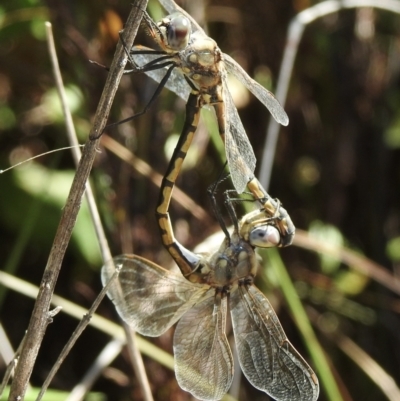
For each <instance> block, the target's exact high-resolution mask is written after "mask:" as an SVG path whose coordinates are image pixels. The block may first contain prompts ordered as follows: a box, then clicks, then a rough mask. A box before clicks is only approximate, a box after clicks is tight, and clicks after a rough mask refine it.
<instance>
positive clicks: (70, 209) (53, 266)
mask: <svg viewBox="0 0 400 401" xmlns="http://www.w3.org/2000/svg"><path fill="white" fill-rule="evenodd" d="M136 3H137V4H136V5H135V6H134V7H132V11H131V13H130V15H129V17H128V21H127V24H126V28H125V32H124V35H125V42H126V44H127V46H129V47H131V46H132V45H133V40H134V38H135V36H136V33H137V31H138V28H139V25H140V21H141V18H142V14H143V10H145V8H146V5H147V0H138V1H137V2H136ZM126 61H127V56H126V53H125V51H124V49H123V46H121V44H120V43H119V45H118V46H117V50H116V53H115V57H114V60H113V63H112V65H111V68H110V73H109V75H108V77H107V81H106V84H105V87H104V90H103V93H102V96H101V99H100V102H99V106H98V108H97V111H96V115H95V118H94V124H93V128H92V130H91V132H90V135H89V141H88V142H87V143H86V145H85V147H84V149H83V153H82V158H81V160H80V162H79V166H78V169H77V172H76V175H75V177H74V181H73V183H72V186H71V189H70V193H69V195H68V198H67V201H66V205H65V207H64V209H63V212H62V215H61V219H60V223H59V226H58V228H57V232H56V235H55V238H54V242H53V245H52V248H51V251H50V255H49V258H48V261H47V265H46V268H45V270H44V273H43V277H42V281H41V284H40V289H39V294H38V297H37V300H36V302H35V306H34V309H33V312H32V316H31V320H30V322H29V326H28V330H27V335H26V340H25V342H24V345H23V347H22V350H21V356H20V358H19V363H18V365H17V368H16V372H15V378H14V380H13V383H12V386H11V391H10V395H9V400H10V401H15V400H23V399H24V397H25V393H26V388H27V385H28V382H29V378H30V376H31V374H32V370H33V366H34V364H35V361H36V357H37V354H38V352H39V349H40V345H41V343H42V340H43V337H44V335H45V332H46V327H47V324H48V311H49V307H50V303H51V298H52V295H53V292H54V287H55V285H56V282H57V278H58V274H59V272H60V269H61V263H62V260H63V258H64V254H65V251H66V248H67V246H68V243H69V240H70V238H71V234H72V230H73V227H74V225H75V222H76V219H77V216H78V212H79V209H80V205H81V202H82V196H83V194H84V192H85V189H86V181H87V179H88V177H89V174H90V170H91V168H92V165H93V161H94V158H95V156H96V149H97V147H98V142H99V139H98V138H99V137H100V136H101V134H102V132H103V129H104V127H105V125H106V122H107V118H108V115H109V112H110V108H111V105H112V101H113V99H114V96H115V93H116V91H117V88H118V84H119V81H120V79H121V77H122V74H123V71H124V67H125V64H126Z"/></svg>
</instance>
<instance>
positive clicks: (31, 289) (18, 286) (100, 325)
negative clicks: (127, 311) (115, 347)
mask: <svg viewBox="0 0 400 401" xmlns="http://www.w3.org/2000/svg"><path fill="white" fill-rule="evenodd" d="M0 284H1V285H4V286H5V287H7V288H9V289H11V290H13V291H16V292H17V293H19V294H23V295H25V296H27V297H29V298H32V299H35V298H36V297H37V294H38V291H39V288H38V287H37V286H35V285H33V284H31V283H28V282H27V281H24V280H21V279H20V278H17V277H15V276H13V275H11V274H8V273H6V272H3V271H1V270H0ZM51 303H52V305H56V306H61V307H62V312H63V313H67V314H68V315H69V316H72V317H73V318H75V319H78V320H80V319H81V318H82V316H83V315H84V314H85V313H87V309H85V308H83V307H82V306H79V305H76V304H74V303H73V302H71V301H68V300H67V299H65V298H63V297H60V296H58V295H53V299H52V301H51ZM90 326H92V327H94V328H95V329H97V330H100V331H101V332H103V333H105V334H107V335H109V336H110V337H113V338H118V339H121V340H126V338H125V333H124V331H123V330H122V327H121V326H120V325H118V324H116V323H114V322H112V321H110V320H108V319H106V318H104V317H102V316H99V315H96V314H95V315H94V316H93V317H92V319H91V321H90ZM136 337H137V342H138V345H139V349H140V351H141V352H142V353H143V354H145V355H147V356H148V357H150V358H151V359H153V360H154V361H156V362H158V363H159V364H161V365H163V366H165V367H167V368H168V369H172V370H173V369H174V358H173V356H172V355H171V354H169V353H168V352H166V351H164V350H162V349H161V348H159V347H157V346H155V345H154V344H152V343H151V342H149V341H147V340H145V339H144V338H143V337H141V336H139V335H136Z"/></svg>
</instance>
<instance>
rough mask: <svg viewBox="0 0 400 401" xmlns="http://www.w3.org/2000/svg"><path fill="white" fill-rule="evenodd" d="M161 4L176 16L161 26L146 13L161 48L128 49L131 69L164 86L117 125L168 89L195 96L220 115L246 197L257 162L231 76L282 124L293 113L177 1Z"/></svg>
mask: <svg viewBox="0 0 400 401" xmlns="http://www.w3.org/2000/svg"><path fill="white" fill-rule="evenodd" d="M160 2H161V4H162V5H163V6H164V7H165V8H166V9H167V10H168V11H169V12H172V14H171V15H169V16H167V17H165V18H163V19H162V20H161V21H159V22H158V23H155V22H154V21H153V20H152V19H151V18H150V16H149V15H148V14H147V13H146V12H144V15H143V20H144V23H145V24H146V27H147V29H148V32H149V34H150V36H151V37H152V38H153V39H154V41H155V43H156V44H157V45H158V46H159V47H160V49H161V50H154V49H150V48H145V47H142V46H135V47H134V48H133V49H132V50H131V51H130V52H129V51H128V50H127V53H128V55H129V61H130V63H131V65H132V69H131V70H126V71H125V73H133V72H135V73H137V72H145V73H146V74H148V75H149V76H150V77H151V78H153V79H154V80H156V81H157V82H159V83H160V84H159V86H158V87H157V89H156V91H155V93H154V94H153V96H152V97H151V99H150V101H149V103H148V104H147V106H146V107H145V109H144V110H143V111H142V112H140V113H137V114H135V115H134V116H132V117H130V118H127V119H125V120H122V121H120V122H118V123H117V124H120V123H123V122H126V121H129V120H131V119H133V118H135V117H137V116H139V115H141V114H143V113H145V112H146V110H147V109H148V107H149V106H150V104H151V103H152V102H153V100H154V99H155V98H156V97H157V96H158V94H159V93H160V91H161V90H162V88H163V87H164V86H165V87H167V88H168V89H170V90H172V91H174V92H175V93H176V94H178V96H180V97H182V98H183V99H184V100H185V101H186V100H187V99H188V97H189V95H190V94H193V93H194V92H195V93H196V94H197V96H199V97H200V98H201V101H200V108H201V107H203V106H207V105H209V106H212V107H213V108H214V110H215V112H216V117H217V122H218V128H219V132H220V136H221V137H222V139H223V141H224V143H225V150H226V158H227V161H228V165H229V170H230V172H231V177H232V181H233V185H234V187H235V189H236V191H237V192H238V193H242V192H243V191H244V190H245V188H246V185H247V183H248V182H249V181H251V180H252V179H253V178H254V169H255V166H256V158H255V155H254V152H253V149H252V146H251V144H250V142H249V139H248V137H247V135H246V132H245V130H244V127H243V124H242V122H241V120H240V117H239V114H238V112H237V110H236V107H235V105H234V102H233V99H232V96H231V94H230V91H229V88H228V83H227V74H228V73H230V74H232V75H233V76H235V77H236V78H237V79H238V80H239V81H240V82H242V83H243V84H244V85H245V86H246V87H247V88H248V89H249V90H250V91H251V92H252V93H253V94H254V95H255V96H256V97H257V98H258V99H259V100H260V101H261V102H262V103H263V104H264V105H265V106H266V107H267V108H268V110H269V111H270V112H271V114H272V116H273V117H274V118H275V120H276V121H278V122H279V123H281V124H282V125H287V124H288V122H289V120H288V117H287V114H286V113H285V111H284V109H283V108H282V106H281V105H280V104H279V102H278V100H277V99H276V98H275V96H274V95H273V94H272V93H271V92H270V91H268V90H267V89H265V88H264V87H262V86H261V85H260V84H259V83H257V82H256V81H254V80H253V79H252V78H250V77H249V76H248V75H247V73H246V72H245V71H244V69H243V68H242V67H241V66H240V65H239V64H238V63H237V62H236V61H235V60H234V59H233V58H231V57H230V56H228V55H227V54H225V53H223V52H222V51H221V50H220V48H219V47H218V45H217V43H216V42H215V41H214V40H213V39H211V38H210V37H208V36H207V35H206V33H205V32H204V30H203V29H202V28H201V27H200V26H199V25H198V24H197V22H196V21H195V20H194V19H193V18H192V17H191V16H190V15H189V14H188V13H186V12H184V10H182V9H181V8H180V7H179V6H177V5H176V4H175V2H174V1H172V0H161V1H160ZM121 39H122V40H123V38H122V36H121ZM138 63H140V64H142V65H138ZM200 108H199V111H198V112H200ZM111 125H113V124H111Z"/></svg>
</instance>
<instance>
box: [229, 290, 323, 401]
mask: <svg viewBox="0 0 400 401" xmlns="http://www.w3.org/2000/svg"><path fill="white" fill-rule="evenodd" d="M231 315H232V320H233V330H234V334H235V340H236V346H237V350H238V356H239V361H240V366H241V367H242V370H243V373H244V374H245V376H246V377H247V379H248V380H249V382H250V383H251V384H252V385H253V386H254V387H256V388H258V389H260V390H262V391H265V392H266V393H267V394H269V395H270V396H271V397H273V398H274V399H275V400H277V401H315V400H316V399H317V398H318V394H319V385H318V379H317V377H316V375H315V373H314V372H313V371H312V369H311V368H310V367H309V366H308V364H307V363H306V361H305V360H304V359H303V358H302V357H301V355H300V354H299V353H298V352H297V351H296V350H295V348H294V347H293V346H292V344H290V342H289V340H288V339H287V337H286V335H285V333H284V331H283V329H282V326H281V324H280V322H279V320H278V317H277V316H276V314H275V312H274V310H273V309H272V307H271V305H270V303H269V302H268V300H267V298H266V297H265V296H264V294H262V293H261V292H260V291H259V290H258V289H257V288H255V287H254V286H251V287H250V288H248V290H247V289H246V288H245V287H244V286H240V287H239V289H238V290H237V291H235V292H234V293H232V294H231Z"/></svg>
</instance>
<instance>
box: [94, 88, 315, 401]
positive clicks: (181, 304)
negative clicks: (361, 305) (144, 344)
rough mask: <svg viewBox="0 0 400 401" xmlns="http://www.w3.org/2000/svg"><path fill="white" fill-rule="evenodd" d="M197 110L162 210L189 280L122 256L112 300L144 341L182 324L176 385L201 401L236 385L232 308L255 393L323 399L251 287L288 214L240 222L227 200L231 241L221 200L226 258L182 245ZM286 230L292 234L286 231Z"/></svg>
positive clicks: (191, 109)
mask: <svg viewBox="0 0 400 401" xmlns="http://www.w3.org/2000/svg"><path fill="white" fill-rule="evenodd" d="M198 102H199V97H196V96H195V95H193V96H192V95H191V97H190V98H189V102H188V107H187V109H188V115H189V117H190V118H189V120H190V121H191V122H192V123H193V124H194V125H192V124H189V127H186V128H187V129H186V130H184V132H185V133H186V134H185V135H181V137H180V139H179V142H178V145H177V147H176V149H175V152H174V155H173V157H172V159H171V162H170V166H169V168H168V171H167V174H166V176H165V177H164V179H163V181H162V185H161V196H160V200H159V206H158V208H157V215H158V223H159V226H160V230H161V234H162V241H163V244H164V246H165V247H166V249H168V251H169V252H170V254H171V256H172V257H173V259H174V260H175V262H176V263H177V265H178V267H179V268H180V270H181V273H182V275H180V274H176V273H173V272H170V271H168V270H165V269H164V268H162V267H160V266H158V265H156V264H154V263H152V262H151V261H149V260H146V259H144V258H141V257H140V256H136V255H121V256H118V257H116V258H114V259H113V260H112V261H110V263H108V264H106V265H105V266H104V267H103V269H102V281H103V284H105V283H106V282H108V280H110V278H111V276H112V275H113V272H114V268H115V267H117V268H119V269H120V274H119V277H118V280H117V281H116V282H114V283H112V284H111V287H110V290H109V293H108V294H109V297H110V298H111V299H112V301H113V302H114V304H115V306H116V309H117V311H118V313H119V315H120V316H121V317H122V319H123V320H125V321H126V322H127V323H128V324H129V325H131V326H132V327H133V328H134V329H135V330H136V331H137V332H139V333H140V334H143V335H147V336H159V335H161V334H162V333H164V332H165V331H166V330H168V329H169V328H170V327H171V326H172V325H173V324H175V323H176V322H177V321H178V320H180V321H179V323H178V325H177V328H176V331H175V335H174V354H175V371H176V377H177V380H178V383H179V385H180V386H181V387H182V388H183V389H184V390H187V391H189V392H190V393H192V394H193V395H194V396H195V397H197V398H199V399H201V400H210V401H211V400H219V399H220V398H221V397H222V396H223V395H224V394H225V393H226V392H227V390H228V389H229V387H230V385H231V383H232V378H233V358H232V353H231V351H230V347H229V344H228V341H227V338H226V334H225V325H226V315H227V305H228V301H229V304H230V310H231V316H232V321H233V330H234V335H235V338H236V346H237V349H238V355H239V362H240V365H241V367H242V370H243V373H244V374H245V376H246V377H247V379H248V380H249V381H250V383H252V384H253V386H254V387H256V388H258V389H260V390H262V391H265V392H266V393H267V394H269V395H270V396H272V397H273V398H275V399H276V400H278V401H314V400H316V399H317V397H318V393H319V385H318V379H317V377H316V375H315V373H314V372H313V371H312V369H311V368H310V367H309V366H308V364H307V363H306V362H305V361H304V359H303V358H302V357H301V356H300V354H299V353H298V352H297V351H296V350H295V348H294V347H293V346H292V345H291V343H290V342H289V340H288V339H287V337H286V335H285V333H284V331H283V329H282V327H281V325H280V322H279V320H278V317H277V316H276V314H275V312H274V310H273V309H272V307H271V305H270V304H269V302H268V300H267V298H266V297H265V296H264V295H263V294H262V293H261V292H260V291H259V290H258V289H257V288H256V287H255V286H254V285H253V279H254V276H255V274H256V271H257V257H256V253H255V250H254V248H255V247H261V248H268V247H273V246H279V245H280V244H281V243H282V239H281V235H282V232H281V231H280V230H281V227H280V226H279V224H277V221H278V222H282V220H279V218H277V217H276V215H277V214H279V211H281V210H282V209H283V208H279V206H278V208H277V209H276V210H275V211H274V212H273V213H272V214H271V213H270V212H269V211H268V210H267V208H266V207H261V208H260V209H257V210H254V211H253V212H251V213H249V214H246V215H245V216H244V217H243V218H242V219H241V220H240V221H238V219H237V217H236V214H235V212H234V208H233V206H232V203H231V202H230V197H229V194H227V195H226V199H227V202H226V204H227V206H228V211H229V215H230V216H231V218H232V221H233V223H234V231H233V233H232V234H229V232H228V230H227V228H226V226H225V224H224V222H223V219H222V217H221V216H220V214H219V213H218V210H217V207H216V203H215V198H214V197H213V198H212V199H213V205H214V209H215V210H216V215H217V217H218V220H219V222H220V224H221V228H222V229H223V231H224V233H225V240H224V241H223V243H222V245H221V246H220V248H219V250H218V251H217V252H215V253H213V254H210V255H199V254H196V253H194V252H191V251H190V250H188V249H186V248H185V247H184V246H182V245H181V244H180V243H179V242H178V241H177V240H176V239H175V237H174V233H173V229H172V224H171V220H170V217H169V212H168V210H169V204H170V201H171V197H172V191H173V187H174V185H175V180H176V177H177V176H178V174H179V171H180V168H181V165H182V163H183V160H184V158H185V155H186V152H187V149H188V147H189V146H190V141H191V138H192V137H193V135H194V132H195V125H196V122H197V121H198V113H196V108H197V107H199V103H198ZM192 103H193V104H192ZM257 188H258V187H257ZM260 188H261V189H260V191H261V193H263V190H262V187H261V186H260ZM264 192H265V191H264ZM255 200H258V199H257V198H255ZM270 201H271V198H270V197H268V201H267V202H265V203H267V204H268V205H271V202H270ZM261 203H262V202H261ZM265 203H264V204H265ZM285 213H286V214H287V212H286V211H285ZM287 217H288V216H287ZM288 219H289V217H288ZM288 221H290V219H289V220H288ZM284 226H285V227H287V226H288V225H287V221H286V223H285V224H284ZM293 230H294V228H293Z"/></svg>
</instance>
